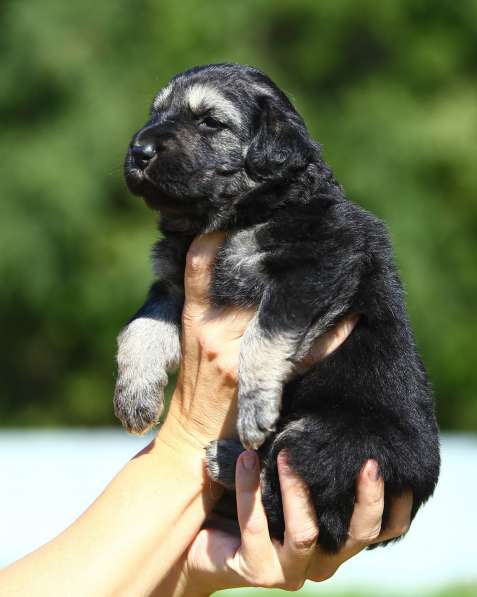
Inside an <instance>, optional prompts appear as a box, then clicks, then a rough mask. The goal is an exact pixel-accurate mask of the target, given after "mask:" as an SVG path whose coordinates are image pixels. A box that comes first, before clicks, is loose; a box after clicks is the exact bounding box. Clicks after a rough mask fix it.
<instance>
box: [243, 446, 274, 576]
mask: <svg viewBox="0 0 477 597" xmlns="http://www.w3.org/2000/svg"><path fill="white" fill-rule="evenodd" d="M235 488H236V492H237V515H238V521H239V525H240V533H241V536H242V546H241V550H240V551H241V559H242V564H245V569H247V570H250V569H251V568H252V565H253V564H254V563H255V564H256V563H257V562H260V561H262V559H263V558H266V557H267V556H269V555H270V553H271V551H272V543H271V541H270V535H269V533H268V521H267V517H266V515H265V511H264V509H263V504H262V495H261V491H260V466H259V461H258V456H257V454H256V453H255V452H254V451H253V450H246V451H245V452H242V454H241V455H240V456H239V458H238V460H237V466H236V472H235Z"/></svg>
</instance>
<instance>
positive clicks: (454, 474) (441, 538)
mask: <svg viewBox="0 0 477 597" xmlns="http://www.w3.org/2000/svg"><path fill="white" fill-rule="evenodd" d="M147 442H148V439H147V438H136V437H130V436H128V435H126V434H125V433H123V432H122V431H119V430H102V431H87V430H77V431H32V432H24V431H21V432H20V431H19V432H6V431H3V432H0V454H1V461H0V479H1V481H0V483H1V493H0V537H1V539H0V565H5V564H7V563H9V562H11V561H13V560H15V559H16V558H18V557H20V556H22V555H24V554H25V553H28V552H29V551H31V550H32V549H35V548H36V547H38V546H39V545H41V544H42V543H44V542H45V541H47V540H49V539H51V538H52V537H53V536H54V535H55V534H57V533H59V532H60V531H62V530H63V529H64V528H65V527H66V526H68V525H69V524H70V523H71V522H72V521H73V520H74V519H75V518H76V517H77V516H78V515H79V514H80V513H81V512H82V511H83V510H84V509H85V508H86V507H87V506H88V505H89V504H90V503H91V502H92V501H93V500H94V499H95V498H96V497H97V495H98V494H99V493H100V492H101V490H102V489H103V488H104V486H105V485H106V484H107V483H108V481H109V480H110V479H111V478H112V477H113V476H114V474H115V473H116V472H117V471H118V470H119V469H120V468H121V466H122V465H123V464H124V463H125V462H126V461H127V460H128V459H129V458H130V457H132V456H133V455H134V454H135V453H136V452H138V451H139V450H140V449H141V448H142V447H143V446H144V445H145V444H146V443H147ZM442 456H443V466H442V474H441V479H440V482H439V486H438V488H437V491H436V493H435V496H434V497H433V498H432V500H431V501H430V502H429V503H428V504H427V505H426V506H425V507H424V508H423V509H422V511H421V512H420V513H419V515H418V516H417V518H416V520H415V522H414V524H413V526H412V528H411V530H410V532H409V534H408V536H407V537H406V539H405V540H404V541H403V542H401V543H399V544H397V545H394V546H391V547H387V548H386V549H378V550H375V551H373V552H364V553H362V554H360V555H359V556H358V557H356V558H354V559H353V560H352V561H351V562H349V563H347V564H346V565H345V566H343V567H342V569H341V570H340V571H339V573H338V574H337V575H336V576H335V578H333V579H331V580H330V581H328V582H327V588H328V589H333V588H336V589H342V588H346V587H370V588H374V589H376V588H379V589H380V590H383V591H384V590H390V591H396V590H400V591H405V590H416V589H422V588H427V587H434V586H440V585H447V584H450V583H454V582H463V581H474V582H475V581H477V549H476V537H477V437H475V436H474V437H473V436H458V435H453V436H445V437H443V440H442ZM319 592H320V588H319V586H317V594H319Z"/></svg>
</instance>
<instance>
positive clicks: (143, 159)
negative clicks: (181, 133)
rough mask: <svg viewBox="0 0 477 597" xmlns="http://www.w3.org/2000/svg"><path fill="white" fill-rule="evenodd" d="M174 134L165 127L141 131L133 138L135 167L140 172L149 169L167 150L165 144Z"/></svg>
mask: <svg viewBox="0 0 477 597" xmlns="http://www.w3.org/2000/svg"><path fill="white" fill-rule="evenodd" d="M172 137H173V134H172V132H171V131H168V130H166V129H165V127H159V126H148V127H145V128H143V129H141V130H140V131H139V132H138V133H137V134H136V135H135V136H134V138H133V140H132V143H131V147H130V152H131V157H132V160H133V163H134V166H135V167H136V168H138V169H140V170H144V169H145V168H147V166H148V165H149V163H150V162H151V161H152V160H153V159H154V158H155V157H156V155H157V154H158V153H159V152H160V151H162V150H163V149H164V148H165V142H166V141H167V140H168V139H171V138H172Z"/></svg>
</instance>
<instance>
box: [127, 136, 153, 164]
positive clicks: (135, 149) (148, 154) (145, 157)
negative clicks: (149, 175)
mask: <svg viewBox="0 0 477 597" xmlns="http://www.w3.org/2000/svg"><path fill="white" fill-rule="evenodd" d="M131 153H132V156H133V158H134V161H135V163H136V164H137V165H138V166H139V167H140V168H145V167H146V166H147V165H148V163H149V162H150V161H151V160H152V158H153V157H154V156H155V155H156V153H157V147H156V146H155V145H154V144H153V143H150V142H149V143H145V144H136V143H134V144H133V145H132V146H131Z"/></svg>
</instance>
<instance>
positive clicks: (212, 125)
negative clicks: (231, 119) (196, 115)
mask: <svg viewBox="0 0 477 597" xmlns="http://www.w3.org/2000/svg"><path fill="white" fill-rule="evenodd" d="M199 126H203V127H207V128H208V129H222V128H224V125H223V124H222V123H221V122H219V121H218V120H216V119H215V118H212V116H206V117H205V118H202V120H201V121H200V122H199Z"/></svg>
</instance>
